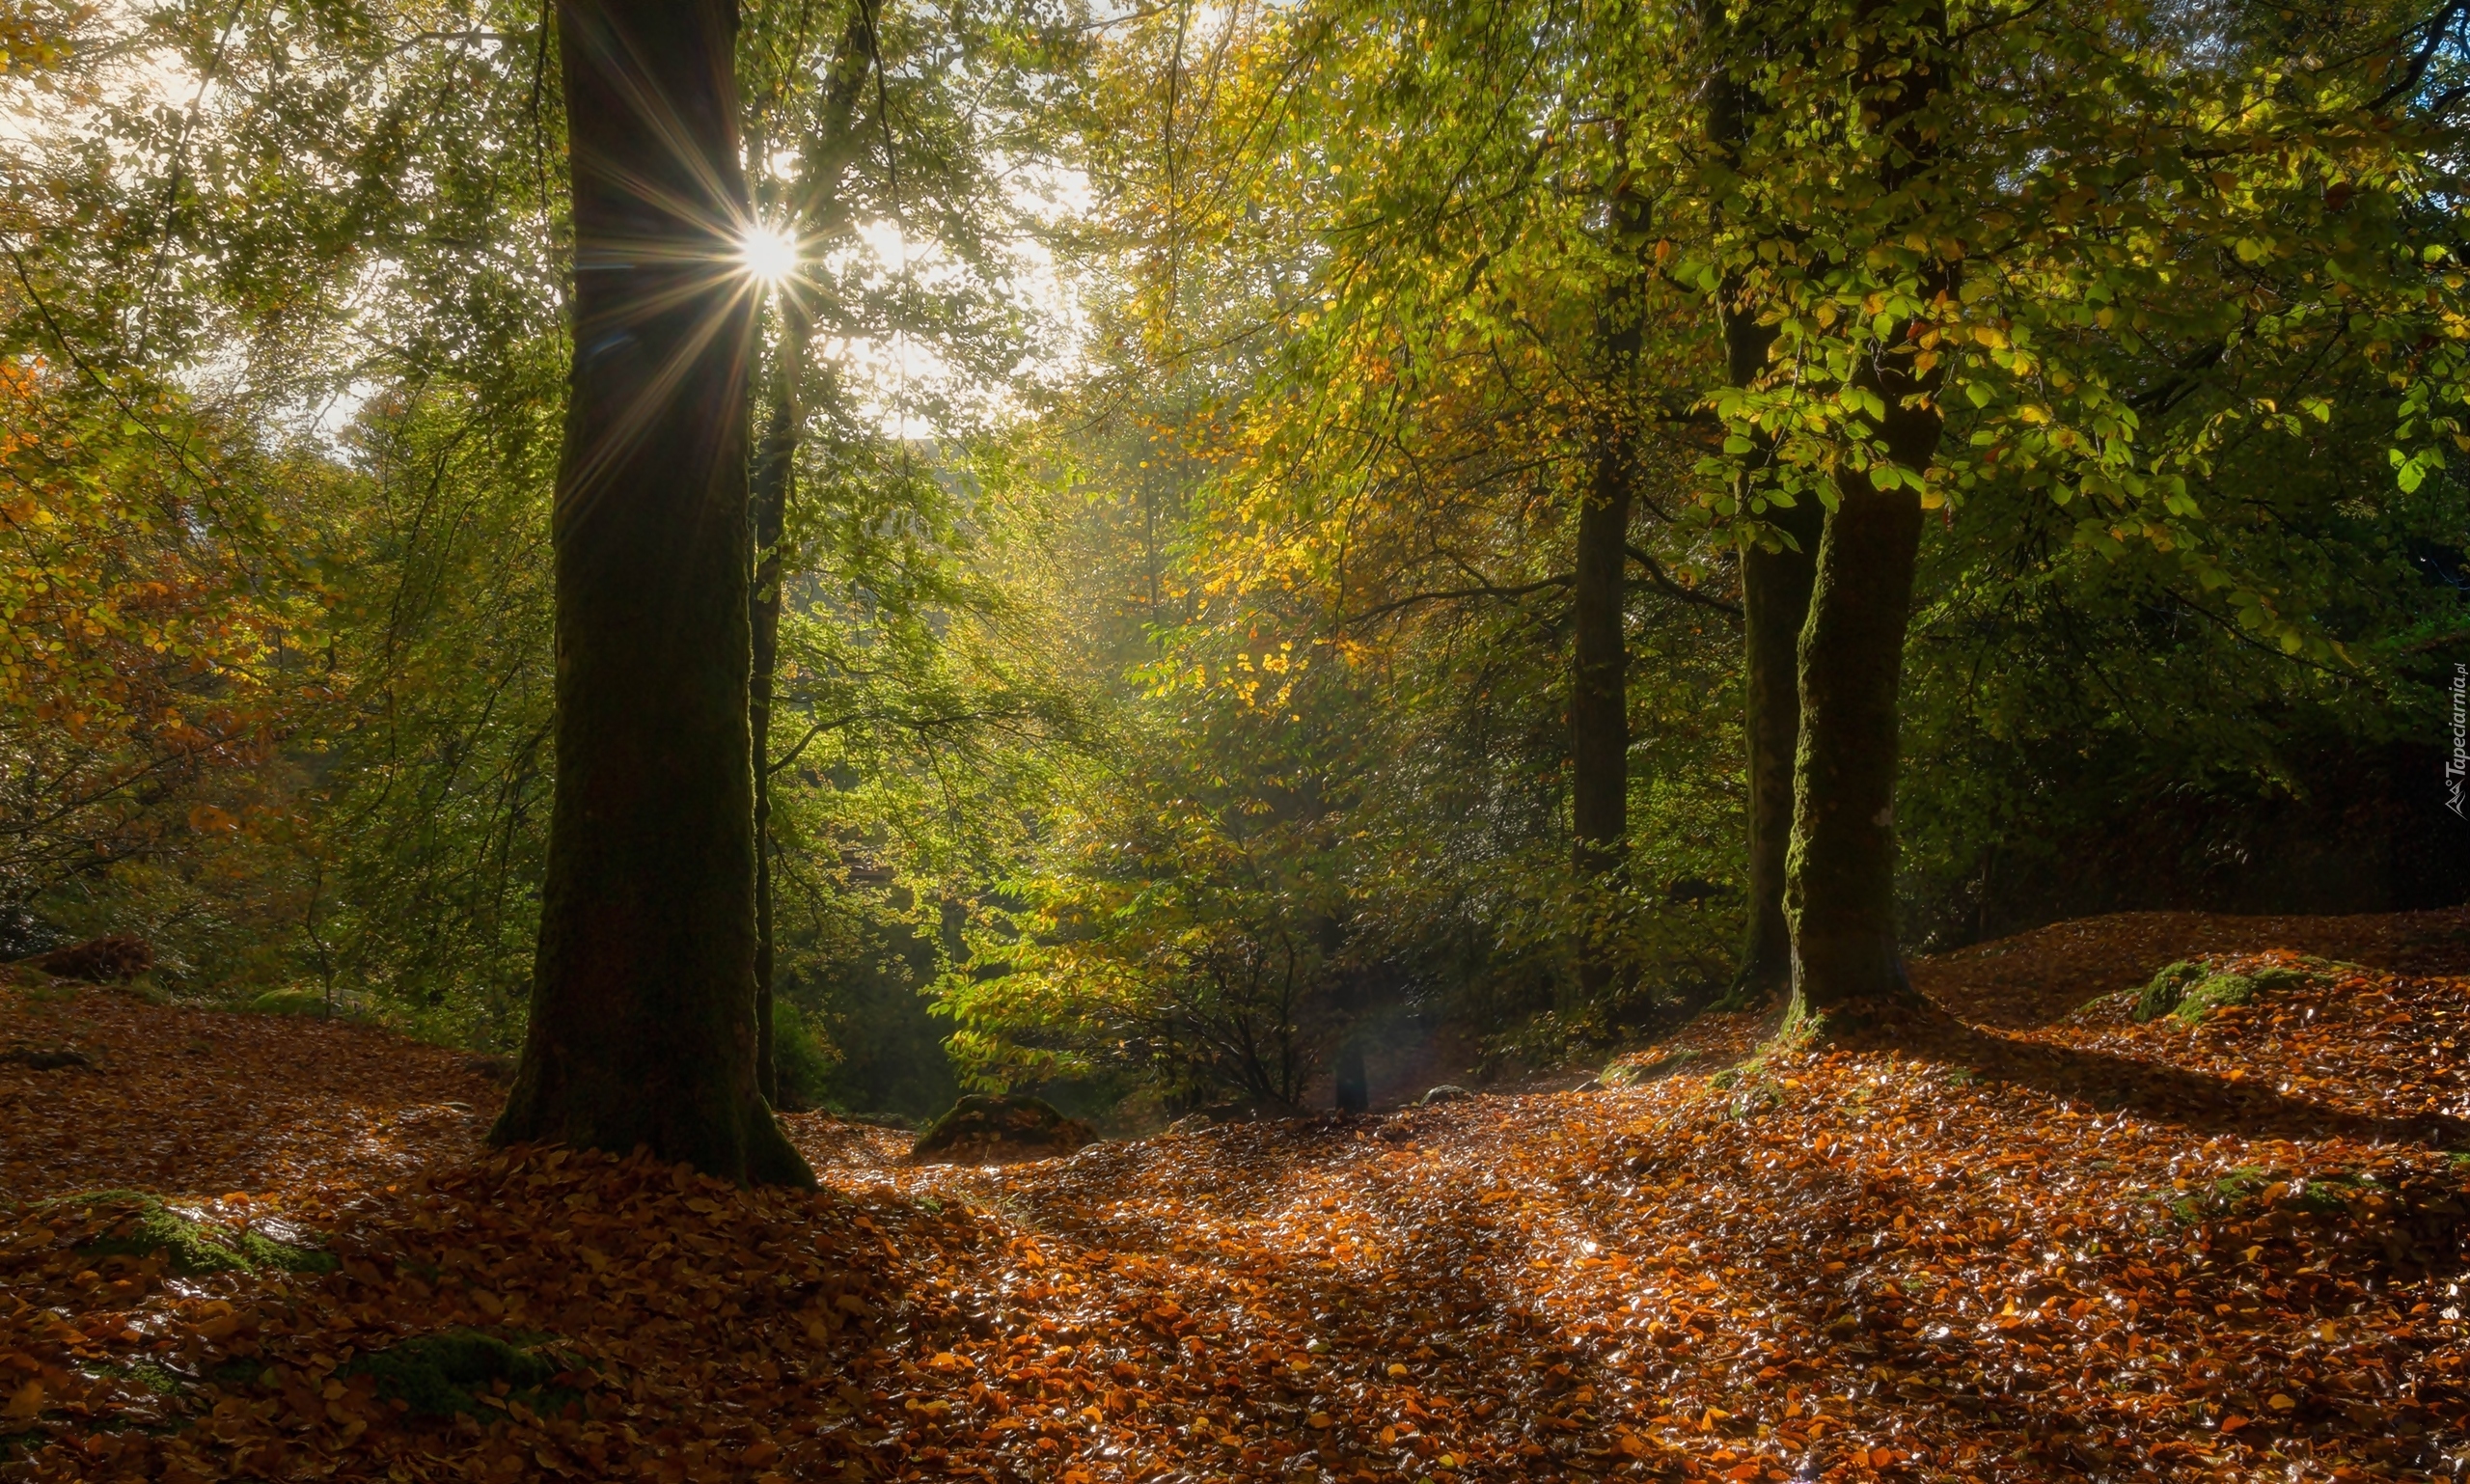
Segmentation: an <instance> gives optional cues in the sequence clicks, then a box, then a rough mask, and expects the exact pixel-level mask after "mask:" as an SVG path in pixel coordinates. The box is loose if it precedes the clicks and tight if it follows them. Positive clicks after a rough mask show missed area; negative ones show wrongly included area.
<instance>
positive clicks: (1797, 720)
mask: <svg viewBox="0 0 2470 1484" xmlns="http://www.w3.org/2000/svg"><path fill="white" fill-rule="evenodd" d="M1699 24H1700V37H1701V41H1702V44H1703V45H1704V46H1705V48H1706V55H1707V58H1708V63H1709V66H1708V69H1707V85H1706V92H1705V95H1704V96H1705V97H1706V99H1707V141H1708V144H1709V145H1710V146H1711V147H1713V149H1714V150H1715V152H1716V153H1717V154H1719V155H1720V156H1721V157H1723V158H1724V159H1726V160H1727V161H1730V160H1732V159H1733V158H1734V156H1735V155H1736V153H1737V152H1738V151H1739V150H1740V148H1741V145H1742V143H1743V139H1744V138H1745V137H1746V135H1747V130H1748V126H1749V110H1750V108H1751V107H1752V106H1754V104H1755V99H1754V98H1753V96H1751V93H1750V90H1749V89H1748V88H1747V87H1746V86H1745V85H1744V84H1743V81H1742V80H1741V77H1740V75H1739V73H1738V72H1737V70H1736V69H1737V67H1738V66H1739V65H1740V64H1741V63H1742V62H1743V60H1744V59H1743V58H1740V57H1739V56H1737V54H1736V53H1737V50H1738V41H1739V34H1738V33H1737V32H1736V31H1735V29H1734V26H1733V21H1732V17H1731V15H1730V14H1729V12H1728V10H1727V9H1726V8H1725V7H1724V6H1722V5H1703V6H1702V7H1701V10H1700V20H1699ZM1715 317H1716V322H1717V324H1718V326H1719V327H1720V328H1721V330H1722V332H1723V337H1724V371H1725V379H1726V380H1728V381H1729V382H1730V383H1731V384H1732V385H1734V386H1736V387H1743V388H1746V387H1749V386H1751V385H1754V384H1755V383H1756V382H1757V380H1758V378H1759V377H1760V376H1761V375H1762V374H1764V372H1765V371H1766V367H1767V356H1768V352H1769V350H1770V348H1771V347H1772V346H1773V345H1774V344H1775V333H1776V332H1775V327H1774V326H1772V325H1769V324H1762V323H1760V322H1759V315H1758V309H1757V306H1756V305H1754V304H1752V303H1750V302H1748V301H1747V298H1746V294H1745V291H1744V285H1743V279H1742V276H1741V275H1740V274H1737V273H1736V274H1731V275H1727V277H1726V278H1725V280H1724V282H1723V284H1722V285H1721V286H1720V288H1719V289H1717V291H1716V295H1715ZM1767 457H1768V452H1767V450H1766V449H1764V448H1762V449H1761V450H1760V451H1759V452H1758V453H1756V454H1754V455H1752V462H1751V465H1750V467H1749V468H1748V469H1744V470H1743V477H1742V478H1741V480H1740V481H1739V482H1738V483H1737V484H1736V486H1735V490H1734V493H1735V496H1736V497H1737V498H1738V499H1741V500H1743V501H1746V500H1747V499H1748V498H1749V496H1750V493H1751V485H1750V475H1751V474H1752V473H1753V472H1754V471H1755V469H1756V468H1757V466H1758V465H1759V464H1761V463H1764V462H1765V460H1766V458H1767ZM1765 515H1766V520H1767V523H1768V524H1769V525H1770V526H1772V527H1773V528H1775V531H1776V533H1777V534H1778V535H1779V536H1782V537H1783V538H1784V544H1782V545H1780V546H1778V547H1777V548H1776V549H1774V550H1770V549H1768V548H1767V547H1766V546H1765V545H1763V544H1761V543H1759V542H1755V541H1751V542H1745V543H1744V544H1743V547H1742V553H1741V597H1742V629H1743V650H1742V681H1743V686H1742V689H1743V728H1742V729H1743V736H1744V740H1745V741H1746V742H1747V744H1748V746H1747V752H1748V756H1747V759H1746V761H1747V767H1746V773H1745V778H1746V782H1747V784H1748V789H1747V792H1748V805H1749V808H1748V815H1749V893H1748V898H1749V899H1748V922H1747V924H1746V931H1745V933H1744V935H1743V944H1742V956H1741V969H1740V972H1739V973H1738V974H1737V975H1736V976H1734V979H1733V988H1732V992H1733V996H1734V998H1735V999H1736V1000H1737V1001H1743V1002H1748V1003H1764V1002H1768V1001H1770V1000H1771V999H1773V998H1774V997H1775V996H1777V995H1779V994H1782V993H1783V992H1785V991H1786V990H1788V989H1790V987H1791V985H1792V980H1793V930H1792V922H1791V921H1790V919H1788V918H1787V917H1786V915H1785V912H1784V883H1785V863H1786V860H1787V857H1788V854H1789V851H1790V848H1791V844H1792V838H1793V765H1794V754H1795V751H1796V750H1797V749H1798V746H1799V743H1800V728H1801V702H1800V692H1799V684H1800V680H1799V646H1800V637H1801V626H1802V624H1803V623H1804V622H1805V621H1807V619H1808V617H1809V607H1810V590H1811V588H1812V586H1813V585H1814V584H1815V583H1816V581H1817V577H1818V549H1819V538H1820V536H1821V533H1822V531H1823V528H1824V526H1825V509H1824V508H1822V507H1821V506H1819V505H1818V503H1817V502H1815V501H1811V500H1803V501H1801V502H1800V503H1798V504H1797V505H1793V506H1770V507H1769V508H1768V509H1767V511H1766V512H1765Z"/></svg>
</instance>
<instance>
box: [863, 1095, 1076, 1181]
mask: <svg viewBox="0 0 2470 1484" xmlns="http://www.w3.org/2000/svg"><path fill="white" fill-rule="evenodd" d="M1097 1137H1098V1135H1097V1131H1096V1130H1094V1129H1092V1128H1090V1127H1089V1125H1087V1124H1085V1123H1083V1122H1082V1121H1081V1120H1079V1119H1078V1118H1067V1117H1065V1116H1064V1115H1063V1114H1062V1113H1058V1112H1057V1110H1056V1108H1055V1105H1054V1104H1052V1103H1049V1102H1047V1101H1046V1100H1045V1099H1044V1098H1034V1097H1028V1096H1022V1095H1013V1096H1009V1097H990V1096H988V1095H986V1094H984V1093H978V1092H973V1093H971V1094H969V1095H968V1096H966V1097H964V1098H962V1099H961V1100H960V1101H959V1102H957V1103H954V1104H953V1105H952V1109H951V1112H949V1113H946V1114H944V1115H943V1116H942V1117H940V1118H938V1119H936V1120H935V1121H934V1122H933V1123H931V1124H929V1125H927V1127H926V1131H925V1132H924V1133H922V1134H920V1135H919V1136H918V1141H917V1142H916V1143H915V1144H913V1145H911V1146H910V1150H909V1157H910V1158H911V1159H914V1160H919V1161H934V1162H941V1163H948V1164H955V1165H966V1164H986V1163H991V1162H995V1161H1000V1160H1042V1159H1048V1158H1052V1157H1053V1156H1055V1155H1058V1154H1070V1153H1071V1152H1072V1151H1073V1150H1075V1149H1078V1148H1080V1147H1081V1146H1082V1145H1083V1144H1085V1143H1088V1142H1090V1141H1091V1140H1095V1139H1096V1138H1097Z"/></svg>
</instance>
